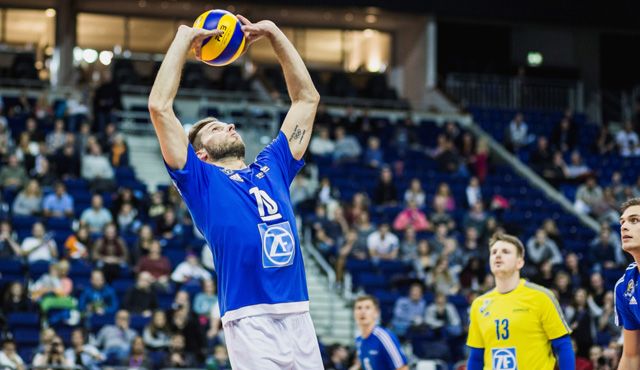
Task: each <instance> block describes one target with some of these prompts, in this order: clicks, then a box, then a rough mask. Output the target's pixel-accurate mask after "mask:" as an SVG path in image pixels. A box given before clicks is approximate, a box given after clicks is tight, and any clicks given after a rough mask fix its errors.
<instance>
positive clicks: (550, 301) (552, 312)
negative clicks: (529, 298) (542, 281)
mask: <svg viewBox="0 0 640 370" xmlns="http://www.w3.org/2000/svg"><path fill="white" fill-rule="evenodd" d="M541 294H543V296H542V298H541V299H540V301H541V302H540V305H539V306H538V307H539V309H540V321H541V323H542V328H543V329H544V332H545V333H546V334H547V338H549V339H550V340H553V339H556V338H560V337H561V336H563V335H567V334H571V328H570V327H569V324H568V323H567V320H566V319H565V318H564V314H563V313H562V308H560V304H559V303H558V300H557V299H556V298H555V296H554V295H553V293H551V291H549V290H547V289H545V290H544V291H542V292H541Z"/></svg>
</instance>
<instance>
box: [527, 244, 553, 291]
mask: <svg viewBox="0 0 640 370" xmlns="http://www.w3.org/2000/svg"><path fill="white" fill-rule="evenodd" d="M527 253H528V252H527ZM534 273H535V275H534V276H533V278H532V279H531V280H532V281H533V282H534V283H536V284H538V285H542V286H552V285H553V279H554V276H555V274H554V272H553V263H552V262H551V260H550V259H548V260H544V261H542V263H540V265H539V266H538V271H537V272H534Z"/></svg>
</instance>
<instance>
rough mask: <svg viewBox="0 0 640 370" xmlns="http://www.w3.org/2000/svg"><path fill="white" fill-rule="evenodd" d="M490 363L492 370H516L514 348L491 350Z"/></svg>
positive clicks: (516, 363)
mask: <svg viewBox="0 0 640 370" xmlns="http://www.w3.org/2000/svg"><path fill="white" fill-rule="evenodd" d="M491 363H492V364H493V367H492V369H493V370H517V369H518V362H517V361H516V349H515V348H514V347H511V348H497V349H496V348H493V349H491Z"/></svg>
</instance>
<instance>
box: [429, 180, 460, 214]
mask: <svg viewBox="0 0 640 370" xmlns="http://www.w3.org/2000/svg"><path fill="white" fill-rule="evenodd" d="M433 202H434V203H436V202H442V203H443V204H444V209H445V210H446V211H447V212H453V211H454V210H455V209H456V201H455V199H454V198H453V195H452V194H451V188H449V184H447V183H446V182H441V183H440V184H438V190H437V191H436V194H435V196H434V197H433Z"/></svg>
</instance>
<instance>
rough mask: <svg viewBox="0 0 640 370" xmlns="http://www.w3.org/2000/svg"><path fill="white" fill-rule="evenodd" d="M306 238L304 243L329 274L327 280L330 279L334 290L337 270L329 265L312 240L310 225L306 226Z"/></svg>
mask: <svg viewBox="0 0 640 370" xmlns="http://www.w3.org/2000/svg"><path fill="white" fill-rule="evenodd" d="M304 239H305V243H304V244H305V248H306V250H307V251H308V252H309V254H310V255H311V257H313V259H314V260H315V261H316V262H317V263H318V265H319V266H320V268H321V269H322V270H323V271H324V273H325V274H326V275H327V280H328V281H329V284H330V285H329V286H330V288H331V289H332V290H333V289H334V287H335V283H336V273H335V271H333V268H332V267H331V265H329V263H328V262H327V260H325V259H324V257H323V256H322V254H320V252H318V250H317V249H316V247H315V246H314V245H313V243H312V242H311V228H309V227H307V228H305V231H304Z"/></svg>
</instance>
